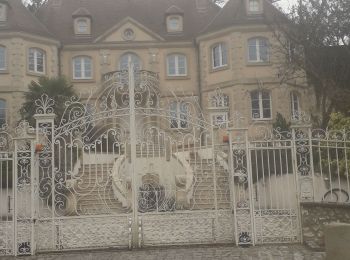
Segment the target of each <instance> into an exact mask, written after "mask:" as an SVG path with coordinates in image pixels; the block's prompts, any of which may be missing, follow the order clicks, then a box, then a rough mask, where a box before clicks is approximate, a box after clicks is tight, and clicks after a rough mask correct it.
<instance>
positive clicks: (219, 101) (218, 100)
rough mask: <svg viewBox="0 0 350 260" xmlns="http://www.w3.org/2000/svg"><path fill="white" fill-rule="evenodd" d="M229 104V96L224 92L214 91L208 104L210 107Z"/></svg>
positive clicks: (224, 106)
mask: <svg viewBox="0 0 350 260" xmlns="http://www.w3.org/2000/svg"><path fill="white" fill-rule="evenodd" d="M229 104H230V98H229V96H228V95H226V94H224V93H220V92H219V93H216V94H215V95H213V96H212V97H211V99H210V105H211V107H212V108H228V107H229Z"/></svg>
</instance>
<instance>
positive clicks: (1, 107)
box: [0, 99, 7, 127]
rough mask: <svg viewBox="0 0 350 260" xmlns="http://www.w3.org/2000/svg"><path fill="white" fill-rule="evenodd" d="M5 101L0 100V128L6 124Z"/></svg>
mask: <svg viewBox="0 0 350 260" xmlns="http://www.w3.org/2000/svg"><path fill="white" fill-rule="evenodd" d="M6 109H7V108H6V101H5V100H3V99H0V127H2V126H3V125H4V124H6Z"/></svg>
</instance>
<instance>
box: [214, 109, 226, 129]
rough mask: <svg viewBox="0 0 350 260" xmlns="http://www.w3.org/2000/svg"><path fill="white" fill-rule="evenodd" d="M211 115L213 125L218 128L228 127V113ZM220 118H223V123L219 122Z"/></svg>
mask: <svg viewBox="0 0 350 260" xmlns="http://www.w3.org/2000/svg"><path fill="white" fill-rule="evenodd" d="M210 115H211V123H212V125H213V126H217V127H228V112H227V111H226V112H225V111H222V112H212V113H210ZM218 117H223V118H224V120H223V122H219V121H218Z"/></svg>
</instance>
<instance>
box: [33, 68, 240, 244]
mask: <svg viewBox="0 0 350 260" xmlns="http://www.w3.org/2000/svg"><path fill="white" fill-rule="evenodd" d="M128 71H130V72H132V73H128ZM128 71H117V72H112V73H109V74H107V75H105V82H104V84H103V86H102V89H101V90H100V92H99V93H98V94H97V95H94V94H92V95H90V96H89V97H85V98H84V99H82V98H72V99H71V100H70V101H68V102H67V103H66V106H65V110H64V112H63V113H62V116H61V119H60V120H57V119H55V114H54V112H55V111H54V106H55V104H54V102H53V100H52V99H50V98H48V97H47V96H42V98H41V99H40V100H38V101H37V102H36V104H37V106H38V109H37V115H36V116H35V118H36V122H37V123H36V129H37V132H36V140H38V143H37V145H36V148H37V149H36V159H37V160H36V161H37V164H38V165H37V172H38V180H37V183H38V185H37V187H36V188H35V189H36V190H35V192H34V193H35V194H36V198H35V200H34V201H38V202H37V203H36V205H35V207H34V208H35V220H36V222H35V242H36V244H35V245H36V247H35V250H36V251H46V250H49V251H52V250H67V249H81V248H98V247H129V248H131V247H141V246H154V245H180V244H205V243H218V242H224V243H228V242H233V241H234V235H233V234H234V230H233V218H232V212H231V208H230V207H231V205H230V189H229V182H228V179H229V177H228V176H229V167H228V165H227V163H226V162H225V160H224V159H223V158H221V157H220V152H221V151H222V149H221V147H219V146H218V145H217V144H216V142H215V135H214V131H215V129H214V127H213V126H212V125H211V124H208V123H207V122H206V121H205V120H204V119H203V117H202V115H201V111H200V110H199V105H198V99H197V98H196V97H177V96H175V95H171V93H170V92H169V93H168V94H169V95H170V97H166V96H162V95H161V94H160V92H159V86H158V76H157V75H156V74H154V73H151V72H147V71H134V70H133V69H132V68H131V67H130V68H129V70H128ZM169 108H170V109H169ZM55 123H56V124H55Z"/></svg>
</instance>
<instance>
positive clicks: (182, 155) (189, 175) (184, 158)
mask: <svg viewBox="0 0 350 260" xmlns="http://www.w3.org/2000/svg"><path fill="white" fill-rule="evenodd" d="M173 158H174V159H175V160H177V161H178V162H179V163H180V164H181V165H182V167H183V168H184V170H185V175H184V176H177V178H178V181H179V182H181V183H184V182H185V183H186V185H185V187H186V188H185V192H186V198H187V203H190V202H191V199H192V197H193V189H194V172H193V169H192V167H191V165H190V164H189V162H188V160H189V158H190V154H189V152H176V153H174V154H173Z"/></svg>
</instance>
